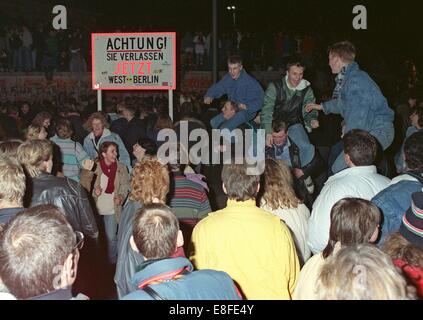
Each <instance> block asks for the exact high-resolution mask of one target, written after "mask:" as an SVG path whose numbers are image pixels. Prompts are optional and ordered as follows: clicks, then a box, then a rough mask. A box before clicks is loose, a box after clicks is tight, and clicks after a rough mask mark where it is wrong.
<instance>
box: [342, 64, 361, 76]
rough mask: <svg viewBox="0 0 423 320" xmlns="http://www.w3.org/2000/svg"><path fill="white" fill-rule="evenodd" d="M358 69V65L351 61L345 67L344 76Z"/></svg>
mask: <svg viewBox="0 0 423 320" xmlns="http://www.w3.org/2000/svg"><path fill="white" fill-rule="evenodd" d="M359 69H360V67H359V66H358V63H357V62H355V61H353V62H351V63H350V64H349V65H347V70H346V72H345V75H349V74H350V73H351V72H353V71H357V70H359Z"/></svg>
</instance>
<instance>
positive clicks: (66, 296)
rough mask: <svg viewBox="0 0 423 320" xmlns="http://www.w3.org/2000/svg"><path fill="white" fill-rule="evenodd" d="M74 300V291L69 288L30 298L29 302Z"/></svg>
mask: <svg viewBox="0 0 423 320" xmlns="http://www.w3.org/2000/svg"><path fill="white" fill-rule="evenodd" d="M72 298H73V297H72V290H71V289H70V288H67V289H58V290H54V291H51V292H48V293H45V294H42V295H39V296H35V297H32V298H29V299H28V300H71V299H72Z"/></svg>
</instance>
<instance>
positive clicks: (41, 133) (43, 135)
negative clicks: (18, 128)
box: [25, 124, 47, 140]
mask: <svg viewBox="0 0 423 320" xmlns="http://www.w3.org/2000/svg"><path fill="white" fill-rule="evenodd" d="M43 139H47V131H46V129H45V128H44V127H43V126H39V125H34V124H31V125H30V126H29V127H28V130H27V132H26V134H25V140H43Z"/></svg>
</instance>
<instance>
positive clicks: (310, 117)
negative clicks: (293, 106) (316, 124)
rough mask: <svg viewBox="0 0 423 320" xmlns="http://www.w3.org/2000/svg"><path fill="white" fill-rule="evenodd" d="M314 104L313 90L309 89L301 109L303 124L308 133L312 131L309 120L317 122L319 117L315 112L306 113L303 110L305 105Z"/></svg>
mask: <svg viewBox="0 0 423 320" xmlns="http://www.w3.org/2000/svg"><path fill="white" fill-rule="evenodd" d="M314 102H316V98H315V97H314V92H313V89H312V88H311V87H309V89H308V90H307V93H306V95H305V97H304V104H303V109H302V111H303V118H304V124H305V127H306V129H307V131H308V132H311V129H312V128H311V125H310V122H311V120H317V118H318V117H319V112H318V111H317V110H313V111H311V112H307V111H306V110H305V107H306V105H308V104H309V103H314Z"/></svg>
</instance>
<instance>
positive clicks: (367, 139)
mask: <svg viewBox="0 0 423 320" xmlns="http://www.w3.org/2000/svg"><path fill="white" fill-rule="evenodd" d="M342 142H343V143H344V153H345V154H347V155H349V157H350V159H351V161H352V162H353V163H354V165H356V166H370V165H372V164H373V163H374V161H375V159H376V153H377V142H376V139H375V138H374V137H373V136H372V135H371V134H370V133H368V132H367V131H364V130H361V129H352V130H350V131H348V132H347V133H346V134H345V135H344V137H343V138H342Z"/></svg>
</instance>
